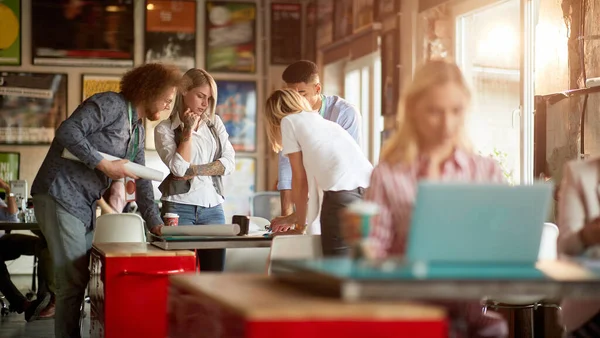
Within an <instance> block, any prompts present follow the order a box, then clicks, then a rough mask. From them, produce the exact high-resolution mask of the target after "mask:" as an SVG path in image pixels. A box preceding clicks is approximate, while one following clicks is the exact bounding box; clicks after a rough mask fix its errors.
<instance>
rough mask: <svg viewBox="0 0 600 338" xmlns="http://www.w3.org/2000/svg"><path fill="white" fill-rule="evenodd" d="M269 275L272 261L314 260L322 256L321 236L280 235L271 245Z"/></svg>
mask: <svg viewBox="0 0 600 338" xmlns="http://www.w3.org/2000/svg"><path fill="white" fill-rule="evenodd" d="M270 256H271V257H270V259H269V274H271V264H272V262H273V261H274V260H296V259H316V258H320V257H322V256H323V251H322V249H321V235H287V236H286V235H281V236H275V237H274V238H273V242H272V243H271V254H270Z"/></svg>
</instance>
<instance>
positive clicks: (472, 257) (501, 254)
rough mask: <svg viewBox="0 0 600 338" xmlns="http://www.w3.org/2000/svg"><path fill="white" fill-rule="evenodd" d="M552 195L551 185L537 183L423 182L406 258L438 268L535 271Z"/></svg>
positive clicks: (414, 212)
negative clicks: (525, 268) (518, 267)
mask: <svg viewBox="0 0 600 338" xmlns="http://www.w3.org/2000/svg"><path fill="white" fill-rule="evenodd" d="M551 195H552V185H550V184H541V183H540V184H534V185H520V186H508V185H501V184H477V183H439V182H436V183H433V182H421V183H419V187H418V192H417V198H416V201H415V207H414V210H413V214H412V219H411V225H410V230H409V237H408V248H407V257H406V258H407V260H408V261H409V262H427V263H428V264H436V265H437V263H441V264H447V263H451V264H453V265H454V264H459V265H462V264H463V263H470V264H475V265H487V266H489V265H507V264H508V265H527V266H533V265H534V264H535V262H536V261H537V256H538V252H539V247H540V241H541V236H542V230H543V227H544V220H545V218H546V216H547V215H548V210H549V207H550V198H551ZM470 264H466V265H470Z"/></svg>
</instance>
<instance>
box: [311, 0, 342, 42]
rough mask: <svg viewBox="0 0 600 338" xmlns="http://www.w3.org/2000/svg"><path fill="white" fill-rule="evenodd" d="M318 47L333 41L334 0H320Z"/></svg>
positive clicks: (317, 33)
mask: <svg viewBox="0 0 600 338" xmlns="http://www.w3.org/2000/svg"><path fill="white" fill-rule="evenodd" d="M338 1H339V0H338ZM317 6H318V11H317V32H316V40H315V41H316V45H317V46H316V47H317V49H318V48H321V47H323V46H327V45H329V44H330V43H332V42H333V13H334V7H335V5H334V2H333V0H318V4H317Z"/></svg>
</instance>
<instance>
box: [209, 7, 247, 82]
mask: <svg viewBox="0 0 600 338" xmlns="http://www.w3.org/2000/svg"><path fill="white" fill-rule="evenodd" d="M205 22H206V27H205V32H206V33H205V34H206V36H205V41H206V42H205V43H206V70H207V71H209V72H211V71H212V72H233V73H254V72H256V4H255V3H250V2H224V1H208V2H207V3H206V20H205Z"/></svg>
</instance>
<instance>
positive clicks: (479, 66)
mask: <svg viewBox="0 0 600 338" xmlns="http://www.w3.org/2000/svg"><path fill="white" fill-rule="evenodd" d="M519 20H520V1H519V0H509V1H505V2H502V3H500V4H498V5H495V6H491V7H486V8H485V9H482V10H479V11H476V12H472V13H468V14H466V15H463V16H460V17H458V18H457V22H456V25H457V26H456V29H457V36H459V37H460V44H461V45H460V46H457V47H458V48H457V50H458V51H459V58H460V65H461V68H462V69H463V71H464V72H465V76H466V78H467V81H469V82H470V84H471V86H472V89H473V105H472V113H471V114H470V116H469V123H468V129H469V130H468V131H469V134H470V136H471V140H472V141H473V145H474V147H475V149H476V151H479V152H480V153H481V154H482V155H489V156H493V157H494V158H496V159H497V160H498V161H499V162H500V164H501V166H502V167H503V169H504V172H505V176H506V177H507V179H508V181H509V182H512V183H519V182H520V177H519V176H520V147H521V140H520V117H519V111H518V108H519V105H520V71H519V69H520V47H519V45H520V43H519V41H520V37H519V32H520V21H519Z"/></svg>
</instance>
